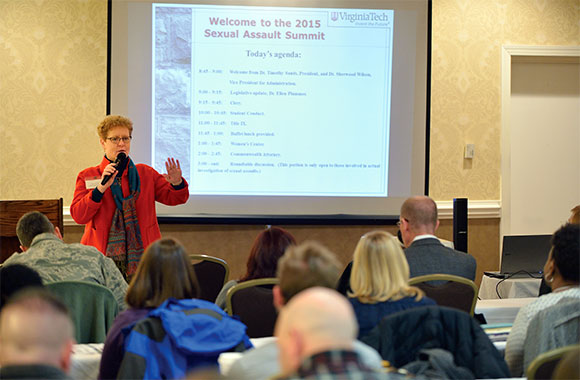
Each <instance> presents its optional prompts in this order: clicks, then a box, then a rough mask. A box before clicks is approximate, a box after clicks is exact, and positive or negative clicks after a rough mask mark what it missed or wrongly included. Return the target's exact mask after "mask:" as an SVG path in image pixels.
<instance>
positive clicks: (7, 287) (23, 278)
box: [0, 264, 43, 310]
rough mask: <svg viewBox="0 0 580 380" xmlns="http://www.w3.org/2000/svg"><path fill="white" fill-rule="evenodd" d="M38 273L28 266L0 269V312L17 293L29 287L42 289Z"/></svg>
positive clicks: (15, 265) (16, 265)
mask: <svg viewBox="0 0 580 380" xmlns="http://www.w3.org/2000/svg"><path fill="white" fill-rule="evenodd" d="M42 286H43V285H42V279H41V278H40V276H39V275H38V272H37V271H35V270H34V269H30V268H29V267H27V266H26V265H21V264H13V265H8V266H2V268H0V310H2V308H3V307H4V305H5V304H6V302H7V301H8V299H9V298H10V297H11V296H12V295H13V294H14V293H16V292H17V291H19V290H22V289H25V288H27V287H42Z"/></svg>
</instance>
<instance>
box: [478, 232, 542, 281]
mask: <svg viewBox="0 0 580 380" xmlns="http://www.w3.org/2000/svg"><path fill="white" fill-rule="evenodd" d="M551 239H552V235H506V236H504V237H503V249H502V252H501V271H500V273H493V272H492V273H487V272H486V274H487V275H491V276H493V277H500V278H506V277H518V278H519V277H530V275H531V276H532V277H538V278H539V277H541V276H542V272H543V269H544V264H545V263H546V259H547V258H548V253H549V252H550V248H551V246H552V245H551ZM526 272H527V273H526ZM528 273H529V274H528Z"/></svg>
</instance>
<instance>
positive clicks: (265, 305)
mask: <svg viewBox="0 0 580 380" xmlns="http://www.w3.org/2000/svg"><path fill="white" fill-rule="evenodd" d="M278 282H279V281H278V279H277V278H260V279H257V280H249V281H244V282H242V283H239V284H237V285H235V286H234V287H232V288H231V289H230V290H228V293H227V295H226V311H227V312H228V314H230V315H236V316H238V317H239V318H240V320H241V321H242V322H243V323H244V324H245V325H246V326H247V327H248V330H247V331H246V333H247V334H248V336H249V337H250V338H262V337H266V336H273V335H274V325H275V324H276V318H278V312H277V311H276V308H275V307H274V302H273V295H272V288H273V286H274V285H277V284H278Z"/></svg>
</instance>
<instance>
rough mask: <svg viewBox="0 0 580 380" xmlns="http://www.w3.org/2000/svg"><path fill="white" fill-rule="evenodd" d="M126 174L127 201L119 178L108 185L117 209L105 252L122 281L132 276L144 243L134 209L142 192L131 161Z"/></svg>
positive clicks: (137, 174)
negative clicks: (121, 275) (120, 275)
mask: <svg viewBox="0 0 580 380" xmlns="http://www.w3.org/2000/svg"><path fill="white" fill-rule="evenodd" d="M127 170H128V177H129V190H130V193H129V196H128V197H127V198H124V197H123V189H122V188H121V178H120V177H118V178H115V182H113V185H111V192H112V193H113V198H114V199H115V204H116V205H117V207H116V209H115V213H114V214H113V222H112V223H111V229H110V231H109V240H108V242H107V252H106V256H108V257H110V258H112V259H113V261H114V262H115V264H117V267H118V268H119V270H120V271H121V273H122V274H123V276H125V278H128V277H131V276H132V275H133V274H134V273H135V271H136V270H137V264H139V260H140V259H141V255H142V254H143V240H142V239H141V230H140V228H139V221H138V220H137V210H136V209H135V202H136V201H137V198H139V192H140V190H141V182H140V181H139V173H138V172H137V168H136V167H135V164H133V161H131V159H129V164H128V165H127Z"/></svg>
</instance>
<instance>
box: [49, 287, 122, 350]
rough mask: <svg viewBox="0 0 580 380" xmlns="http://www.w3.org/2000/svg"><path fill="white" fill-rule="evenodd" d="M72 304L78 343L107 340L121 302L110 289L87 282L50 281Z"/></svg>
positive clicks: (67, 304)
mask: <svg viewBox="0 0 580 380" xmlns="http://www.w3.org/2000/svg"><path fill="white" fill-rule="evenodd" d="M46 287H47V288H48V289H49V290H50V291H51V292H53V293H54V294H56V295H57V296H58V297H60V299H61V300H62V301H63V302H64V303H65V305H66V306H67V307H68V309H69V312H70V314H71V318H72V320H73V322H74V325H75V338H76V341H77V343H79V344H82V343H103V342H104V341H105V337H106V336H107V332H108V331H109V328H110V327H111V326H112V324H113V321H114V320H115V317H116V316H117V314H119V305H118V304H117V300H115V296H113V293H112V292H111V290H109V289H108V288H106V287H104V286H101V285H99V284H95V283H90V282H83V281H59V282H53V283H49V284H46Z"/></svg>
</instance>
